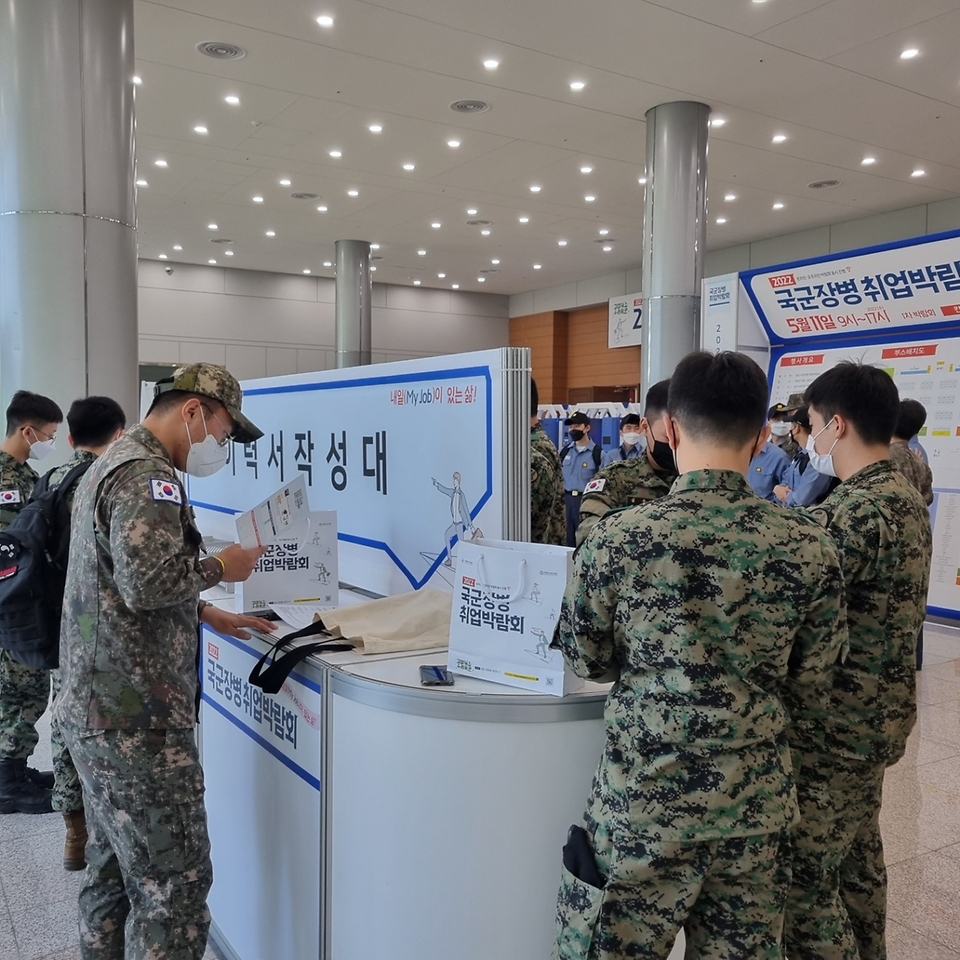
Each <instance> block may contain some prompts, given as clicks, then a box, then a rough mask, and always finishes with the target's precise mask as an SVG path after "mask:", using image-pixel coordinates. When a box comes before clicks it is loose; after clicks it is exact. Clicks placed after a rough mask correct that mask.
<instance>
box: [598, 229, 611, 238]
mask: <svg viewBox="0 0 960 960" xmlns="http://www.w3.org/2000/svg"><path fill="white" fill-rule="evenodd" d="M598 232H599V234H600V236H601V237H605V236H606V235H607V234H608V233H609V232H610V231H609V230H607V229H606V228H604V229H603V230H600V231H598Z"/></svg>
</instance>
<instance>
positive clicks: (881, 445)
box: [784, 363, 932, 960]
mask: <svg viewBox="0 0 960 960" xmlns="http://www.w3.org/2000/svg"><path fill="white" fill-rule="evenodd" d="M807 400H808V402H809V408H810V422H811V426H812V427H813V431H814V433H813V436H814V449H813V452H812V453H811V463H812V464H813V465H814V467H815V468H816V469H818V470H820V472H822V473H827V474H829V475H835V476H837V477H839V478H840V480H841V481H842V482H841V484H840V485H839V486H838V487H837V488H836V490H834V491H833V493H831V494H830V495H829V496H828V497H827V498H826V500H824V501H823V503H822V504H820V505H819V506H818V507H815V508H813V509H811V511H810V515H811V516H812V517H813V518H814V519H815V520H816V521H817V522H818V523H819V524H821V525H822V526H823V527H824V528H825V529H826V530H827V531H829V533H830V534H831V535H832V536H833V538H834V539H835V540H836V541H837V543H838V545H839V547H840V555H841V558H842V562H843V574H844V582H845V588H846V603H847V622H848V627H849V653H848V654H847V655H846V656H845V657H844V658H843V659H842V660H841V662H839V663H838V664H837V666H836V668H835V670H834V674H833V678H832V683H831V687H830V690H829V691H828V693H827V695H826V696H819V695H818V696H813V695H811V693H810V691H804V690H802V689H800V688H793V687H791V688H790V690H789V691H788V696H787V705H788V708H789V710H790V715H791V719H792V721H793V722H792V726H791V728H790V732H789V736H790V745H791V748H792V752H793V765H794V769H795V770H796V771H797V791H798V797H799V801H800V816H801V820H800V824H799V826H798V827H797V828H796V830H795V831H794V837H793V844H794V862H793V885H792V887H791V890H790V895H789V898H788V900H787V911H786V921H785V925H784V933H785V946H786V953H787V955H788V956H789V957H790V960H885V958H886V955H887V954H886V943H885V940H884V936H885V929H886V886H887V884H886V870H885V867H884V859H883V844H882V842H881V839H880V803H881V798H882V791H883V775H884V770H885V769H886V768H887V767H888V766H890V765H891V764H893V763H896V762H897V760H899V759H900V757H901V756H903V752H904V745H905V743H906V740H907V736H908V734H909V733H910V730H911V729H912V728H913V725H914V723H915V722H916V718H917V697H916V680H915V661H914V645H915V642H916V637H917V631H918V630H919V628H920V625H921V624H922V622H923V617H924V612H925V608H926V598H927V585H928V580H929V571H930V556H931V552H932V537H931V532H930V518H929V516H928V514H927V510H926V507H925V505H924V503H923V500H922V499H921V498H920V495H919V494H918V493H917V491H916V490H915V489H914V488H913V487H911V486H910V484H909V483H907V481H906V480H905V479H904V478H903V477H902V476H901V475H900V474H899V473H897V471H896V470H895V469H894V468H893V466H892V464H891V463H890V461H889V460H888V459H887V454H888V450H889V443H890V436H891V433H892V432H893V429H894V426H895V424H896V421H897V414H898V410H899V401H898V397H897V388H896V386H895V385H894V383H893V381H892V380H891V379H890V377H889V376H888V375H887V374H886V373H885V372H883V371H882V370H879V369H877V368H874V367H865V366H860V365H858V364H855V363H841V364H838V365H837V366H836V367H834V368H833V369H832V370H828V371H827V372H826V373H824V374H822V375H821V376H820V377H818V378H817V379H816V380H815V381H814V382H813V384H811V386H810V388H809V390H808V391H807Z"/></svg>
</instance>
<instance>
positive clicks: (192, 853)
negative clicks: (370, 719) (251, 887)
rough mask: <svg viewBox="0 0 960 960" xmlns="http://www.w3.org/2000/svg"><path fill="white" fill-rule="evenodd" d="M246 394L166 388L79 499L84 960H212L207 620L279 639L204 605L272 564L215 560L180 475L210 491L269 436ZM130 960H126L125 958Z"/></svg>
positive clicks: (76, 622) (202, 374) (69, 657)
mask: <svg viewBox="0 0 960 960" xmlns="http://www.w3.org/2000/svg"><path fill="white" fill-rule="evenodd" d="M241 400H242V394H241V391H240V386H239V384H238V383H237V381H236V380H235V379H234V378H233V377H232V376H231V375H230V374H229V373H228V372H227V371H226V370H225V369H224V368H223V367H217V366H214V365H213V364H205V363H201V364H193V365H191V366H186V367H179V368H178V369H177V370H176V371H175V372H174V376H173V377H172V378H170V380H168V381H165V382H162V383H161V384H158V395H157V397H156V399H155V400H154V403H153V406H152V407H151V409H150V412H149V413H148V415H147V418H146V419H145V420H144V421H143V423H142V424H138V425H137V426H135V427H133V428H132V429H131V430H129V431H128V432H127V433H126V434H125V435H124V436H123V437H122V438H121V439H119V440H118V441H117V442H116V443H114V444H113V445H112V446H111V447H110V448H109V450H107V451H106V452H105V453H104V454H103V455H102V456H101V457H99V459H98V460H97V461H96V463H94V465H93V466H92V467H91V468H90V469H89V470H88V471H87V473H86V474H85V475H84V477H83V479H82V480H81V481H80V484H79V486H78V488H77V495H76V502H75V504H74V511H73V528H72V537H71V542H70V560H69V563H68V569H67V584H66V589H65V591H64V613H63V623H62V632H61V641H60V642H61V649H60V668H61V671H62V673H63V688H62V690H61V692H60V695H59V697H58V698H57V701H56V704H55V707H54V713H55V716H56V719H57V721H58V722H59V723H60V725H61V727H62V729H63V733H64V737H65V739H66V742H67V746H68V747H69V749H70V755H71V756H72V757H73V762H74V764H75V765H76V768H77V772H78V773H79V775H80V781H81V783H82V786H83V796H84V804H85V808H86V814H87V827H88V830H89V840H88V843H87V870H86V872H85V873H84V876H83V883H82V885H81V888H80V942H81V956H82V957H83V958H84V960H121V958H122V957H124V956H125V955H126V956H127V957H134V956H136V957H148V956H149V957H150V958H151V960H173V958H176V960H200V958H201V957H202V956H203V953H204V949H205V946H206V941H207V931H208V928H209V923H210V913H209V911H208V909H207V906H206V896H207V891H208V890H209V888H210V884H211V882H212V868H211V864H210V843H209V839H208V836H207V823H206V813H205V811H204V807H203V773H202V771H201V769H200V764H199V758H198V755H197V746H196V741H195V739H194V730H193V726H194V721H195V717H196V712H195V711H196V694H197V683H198V678H197V666H196V663H197V644H198V636H197V630H198V618H199V619H200V620H202V621H203V622H204V623H206V624H207V625H209V626H210V627H211V628H212V629H214V630H216V631H218V632H220V633H222V634H227V635H231V636H237V637H244V638H246V637H247V636H248V635H247V634H246V633H245V632H244V630H243V628H244V627H245V626H247V627H258V628H260V629H265V630H269V629H271V628H272V625H271V624H268V623H266V621H263V620H260V619H259V618H255V617H239V616H236V615H234V614H230V613H226V612H225V611H223V610H219V609H217V608H216V607H214V606H212V605H210V604H205V603H202V602H201V601H200V599H199V594H200V592H201V591H202V590H205V589H207V588H208V587H211V586H213V585H215V584H217V583H219V582H221V581H228V582H235V581H241V580H245V579H246V578H247V577H248V576H249V575H250V572H251V571H252V570H253V567H254V565H255V564H256V562H257V559H258V558H259V557H260V556H261V554H262V551H261V550H245V549H242V548H241V547H240V546H239V545H237V544H233V545H232V546H230V547H228V548H227V549H226V550H224V551H223V552H222V553H220V554H219V555H218V556H216V557H208V558H204V559H201V558H200V543H201V537H200V533H199V531H198V530H197V527H196V524H195V521H194V517H193V510H192V509H191V507H190V505H189V503H188V502H187V499H186V496H185V492H184V489H183V487H182V486H181V485H180V482H179V480H178V479H177V474H176V471H177V470H184V471H186V472H187V473H189V474H192V475H194V476H209V475H210V474H212V473H214V472H216V470H217V469H219V468H220V467H222V466H223V464H224V463H225V462H226V453H227V446H226V445H227V443H228V442H229V441H230V440H235V441H237V442H250V441H252V440H255V439H257V438H258V437H260V436H262V433H261V431H259V430H258V429H257V428H256V427H255V426H254V425H253V424H252V423H250V421H249V420H247V418H246V417H244V416H243V414H242V413H241V412H240V404H241ZM125 951H126V952H125Z"/></svg>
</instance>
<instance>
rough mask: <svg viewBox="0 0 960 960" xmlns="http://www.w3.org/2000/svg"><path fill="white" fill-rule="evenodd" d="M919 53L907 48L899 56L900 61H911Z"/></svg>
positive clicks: (913, 48) (914, 49)
mask: <svg viewBox="0 0 960 960" xmlns="http://www.w3.org/2000/svg"><path fill="white" fill-rule="evenodd" d="M919 52H920V51H919V50H918V49H917V48H916V47H907V49H906V50H904V51H903V53H901V54H900V59H901V60H912V59H913V58H914V57H915V56H916V55H917V54H918V53H919Z"/></svg>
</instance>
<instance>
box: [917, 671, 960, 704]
mask: <svg viewBox="0 0 960 960" xmlns="http://www.w3.org/2000/svg"><path fill="white" fill-rule="evenodd" d="M951 662H952V661H951ZM917 702H918V703H929V704H932V705H933V706H940V705H947V704H960V678H956V679H955V678H953V677H950V676H946V677H944V676H939V675H937V674H932V673H930V674H928V673H926V671H923V673H921V674H919V675H918V676H917Z"/></svg>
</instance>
